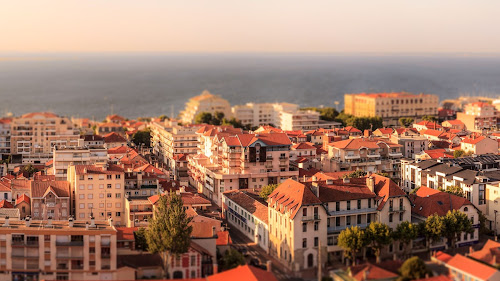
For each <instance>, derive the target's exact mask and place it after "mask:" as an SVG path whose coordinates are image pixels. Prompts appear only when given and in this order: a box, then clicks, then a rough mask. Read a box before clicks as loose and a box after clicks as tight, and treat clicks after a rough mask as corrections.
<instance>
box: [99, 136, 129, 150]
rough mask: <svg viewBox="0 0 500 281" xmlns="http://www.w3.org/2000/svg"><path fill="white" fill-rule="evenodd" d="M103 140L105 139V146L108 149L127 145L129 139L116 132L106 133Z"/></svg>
mask: <svg viewBox="0 0 500 281" xmlns="http://www.w3.org/2000/svg"><path fill="white" fill-rule="evenodd" d="M103 140H104V147H105V148H107V149H110V148H115V147H120V146H126V145H127V140H126V139H125V138H124V137H122V136H121V135H120V134H119V133H116V132H111V133H108V134H105V135H104V136H103Z"/></svg>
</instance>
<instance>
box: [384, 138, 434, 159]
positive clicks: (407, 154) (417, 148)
mask: <svg viewBox="0 0 500 281" xmlns="http://www.w3.org/2000/svg"><path fill="white" fill-rule="evenodd" d="M390 141H391V142H393V143H397V144H400V145H401V146H402V147H401V152H402V153H403V157H404V158H410V159H414V158H415V155H416V154H419V153H421V152H422V151H424V150H427V149H428V147H429V141H428V140H427V138H425V137H422V136H419V135H418V134H416V133H413V132H411V131H410V132H406V131H405V132H403V133H401V134H398V133H397V132H395V133H393V134H391V135H390Z"/></svg>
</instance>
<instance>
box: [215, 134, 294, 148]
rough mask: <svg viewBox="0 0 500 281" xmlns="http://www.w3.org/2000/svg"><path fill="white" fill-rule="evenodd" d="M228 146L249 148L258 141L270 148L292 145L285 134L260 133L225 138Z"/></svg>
mask: <svg viewBox="0 0 500 281" xmlns="http://www.w3.org/2000/svg"><path fill="white" fill-rule="evenodd" d="M223 141H224V142H225V143H226V144H227V146H242V147H247V146H250V145H252V144H254V143H255V142H257V141H260V142H263V143H264V144H266V145H269V146H284V145H292V143H291V142H290V139H289V138H288V136H287V135H286V134H285V133H259V134H236V135H235V136H226V137H223Z"/></svg>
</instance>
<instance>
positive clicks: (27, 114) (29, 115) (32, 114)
mask: <svg viewBox="0 0 500 281" xmlns="http://www.w3.org/2000/svg"><path fill="white" fill-rule="evenodd" d="M35 116H43V117H45V118H56V117H58V116H57V115H55V114H54V113H52V112H31V113H26V114H24V115H22V116H21V118H33V117H35Z"/></svg>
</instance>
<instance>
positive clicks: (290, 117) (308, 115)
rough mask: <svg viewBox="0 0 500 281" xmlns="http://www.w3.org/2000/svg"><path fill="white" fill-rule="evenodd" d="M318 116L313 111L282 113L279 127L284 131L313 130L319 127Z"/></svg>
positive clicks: (317, 113)
mask: <svg viewBox="0 0 500 281" xmlns="http://www.w3.org/2000/svg"><path fill="white" fill-rule="evenodd" d="M319 115H320V114H319V112H317V111H313V110H297V111H283V112H281V113H280V124H279V126H280V128H281V129H282V130H284V131H296V130H303V131H307V130H315V129H317V128H318V127H319Z"/></svg>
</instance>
